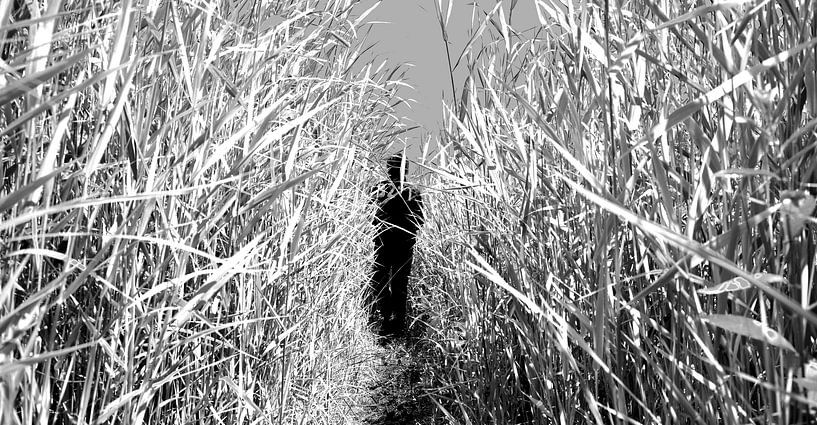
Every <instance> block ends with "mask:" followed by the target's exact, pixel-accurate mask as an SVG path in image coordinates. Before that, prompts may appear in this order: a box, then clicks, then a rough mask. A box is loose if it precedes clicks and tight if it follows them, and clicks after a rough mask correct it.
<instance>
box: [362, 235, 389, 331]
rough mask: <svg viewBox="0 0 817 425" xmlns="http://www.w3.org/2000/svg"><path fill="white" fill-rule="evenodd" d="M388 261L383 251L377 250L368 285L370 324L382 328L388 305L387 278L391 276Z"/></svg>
mask: <svg viewBox="0 0 817 425" xmlns="http://www.w3.org/2000/svg"><path fill="white" fill-rule="evenodd" d="M390 266H391V265H390V264H389V259H388V258H387V256H386V255H385V253H384V252H383V249H382V247H381V249H378V252H377V255H376V258H375V264H374V274H373V276H372V280H371V282H370V284H369V297H368V299H369V302H370V307H371V312H370V316H369V319H370V323H371V324H375V323H376V324H378V326H380V327H382V324H383V320H384V319H385V318H386V315H385V314H386V310H387V304H388V293H389V287H388V286H389V278H390V275H391V270H390Z"/></svg>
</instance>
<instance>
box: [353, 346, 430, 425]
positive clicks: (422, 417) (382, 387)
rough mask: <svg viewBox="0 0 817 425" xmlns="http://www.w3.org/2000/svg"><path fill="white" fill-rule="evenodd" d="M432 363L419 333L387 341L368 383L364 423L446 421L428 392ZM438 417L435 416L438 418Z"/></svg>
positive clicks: (411, 424) (405, 424) (417, 424)
mask: <svg viewBox="0 0 817 425" xmlns="http://www.w3.org/2000/svg"><path fill="white" fill-rule="evenodd" d="M428 367H429V364H428V363H427V356H425V355H424V354H423V350H422V349H421V343H420V341H419V338H417V337H416V336H409V337H405V338H400V339H395V340H392V341H388V342H386V343H385V344H382V345H381V346H379V347H378V349H377V351H376V353H375V361H374V369H375V376H376V377H375V378H374V379H373V381H372V382H369V383H368V390H369V393H368V395H367V396H366V397H365V399H364V400H363V404H364V406H362V407H363V408H362V409H361V422H362V423H363V424H366V425H437V424H444V423H446V422H444V421H443V420H442V419H441V418H440V417H439V414H437V415H435V409H434V404H433V402H432V401H431V398H429V397H428V396H427V394H426V389H427V388H429V387H430V382H429V381H428V376H429V373H427V370H428ZM435 416H436V417H435Z"/></svg>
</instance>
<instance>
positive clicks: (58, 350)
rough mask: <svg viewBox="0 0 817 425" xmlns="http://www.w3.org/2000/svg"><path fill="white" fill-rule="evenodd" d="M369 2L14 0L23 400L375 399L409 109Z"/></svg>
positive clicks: (109, 417)
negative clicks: (390, 194) (379, 217)
mask: <svg viewBox="0 0 817 425" xmlns="http://www.w3.org/2000/svg"><path fill="white" fill-rule="evenodd" d="M26 3H30V4H28V5H26ZM355 3H356V2H354V1H348V0H329V1H311V0H293V1H273V2H259V1H254V2H253V1H207V0H202V1H196V2H176V1H151V2H146V1H133V0H123V1H121V2H97V3H93V2H85V1H73V0H66V1H62V2H60V1H52V2H48V4H47V5H46V6H44V7H38V6H37V5H38V4H39V3H38V2H18V1H9V0H2V1H0V25H2V26H0V43H1V44H0V49H2V62H0V65H2V68H3V70H2V73H0V111H2V114H0V133H2V136H0V137H1V138H2V147H3V154H2V159H0V175H2V177H3V182H2V189H1V191H0V241H2V242H0V251H1V252H0V255H2V263H0V280H2V282H3V285H2V291H0V383H2V385H0V410H2V412H0V416H2V418H3V419H2V422H3V423H9V424H29V423H103V422H105V423H174V424H182V423H199V422H204V423H230V424H232V423H331V424H336V423H343V422H345V421H352V420H353V418H348V417H347V413H348V412H349V411H350V409H351V407H350V404H353V403H354V402H355V400H356V398H357V397H359V393H360V391H361V389H360V388H359V386H358V383H359V381H360V380H361V379H362V378H361V376H362V375H363V374H366V373H367V371H366V367H365V365H364V364H363V362H362V361H361V360H360V358H359V357H360V355H361V353H362V352H365V351H366V350H372V349H374V348H373V345H372V343H373V342H372V336H371V334H370V333H368V332H367V331H366V321H367V317H366V312H365V310H364V309H363V306H362V304H363V303H362V298H363V291H362V289H363V288H364V287H365V285H366V284H367V283H368V277H367V276H368V274H369V269H370V263H371V256H372V255H371V249H372V247H371V245H372V243H371V241H372V238H373V231H374V230H373V229H372V226H371V222H370V219H369V218H368V217H370V216H371V214H372V206H371V205H370V202H369V195H368V187H369V186H370V185H371V183H372V182H373V179H375V178H376V176H375V173H373V166H372V163H371V161H372V160H373V159H376V156H375V154H374V153H375V152H378V151H379V150H380V149H381V148H382V146H383V145H384V144H385V143H387V142H388V141H389V140H388V139H387V138H386V137H385V136H386V135H387V134H390V133H394V132H399V131H400V129H401V128H402V127H401V124H400V123H399V122H397V121H396V119H395V118H394V116H393V115H392V113H391V108H390V106H389V103H390V102H393V100H394V99H392V98H391V96H392V94H393V93H394V89H395V84H397V83H398V82H397V81H391V78H392V76H393V74H392V70H391V69H389V68H387V67H383V66H380V67H376V66H375V64H373V63H366V62H365V60H363V59H361V58H362V55H361V53H362V52H364V50H365V45H364V44H363V37H362V35H363V33H364V32H363V30H364V29H365V28H364V26H362V25H361V21H360V20H359V19H360V18H361V12H363V11H362V10H360V8H356V7H355ZM358 32H360V34H358Z"/></svg>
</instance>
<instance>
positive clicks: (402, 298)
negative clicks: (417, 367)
mask: <svg viewBox="0 0 817 425" xmlns="http://www.w3.org/2000/svg"><path fill="white" fill-rule="evenodd" d="M395 269H396V270H395V272H394V274H393V275H392V278H391V294H390V297H389V298H390V299H389V309H390V310H391V313H392V316H391V319H392V320H391V323H390V324H389V328H390V329H391V332H392V333H393V334H395V335H398V336H399V335H402V334H403V333H404V332H405V330H406V310H407V305H408V280H409V273H410V272H411V256H407V257H404V258H403V259H402V261H401V262H400V263H399V264H398V265H396V267H395Z"/></svg>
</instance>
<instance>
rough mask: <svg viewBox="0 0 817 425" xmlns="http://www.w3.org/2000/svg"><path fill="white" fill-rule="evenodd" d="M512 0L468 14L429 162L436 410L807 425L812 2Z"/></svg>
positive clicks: (814, 176)
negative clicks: (524, 19) (461, 70)
mask: <svg viewBox="0 0 817 425" xmlns="http://www.w3.org/2000/svg"><path fill="white" fill-rule="evenodd" d="M441 3H444V2H438V3H437V4H438V8H439V7H441ZM513 3H515V2H511V3H508V2H505V3H501V4H497V6H496V7H493V4H492V5H491V6H492V9H489V10H487V12H488V13H487V15H480V14H479V13H477V14H476V16H480V17H481V18H483V20H482V21H481V22H475V25H474V29H475V30H477V29H478V27H479V26H480V24H482V25H481V27H482V31H483V32H482V33H481V34H478V36H476V37H474V41H473V42H472V43H471V44H470V45H469V46H468V48H467V52H466V54H465V56H464V59H463V64H464V66H465V67H466V68H467V69H469V70H470V71H469V73H470V76H469V78H468V80H467V81H466V84H465V86H464V87H463V88H462V90H460V92H461V93H462V95H461V97H460V98H458V99H457V100H456V102H454V104H455V107H452V110H451V111H450V113H449V114H448V120H449V121H448V122H449V123H450V124H449V127H448V135H447V136H446V138H445V139H444V140H443V142H444V144H447V145H448V147H449V148H448V149H447V150H445V151H444V152H443V154H442V155H441V156H440V157H439V158H438V163H437V165H435V166H430V167H429V168H430V169H431V171H432V173H431V174H430V175H429V176H428V178H427V184H428V186H429V187H430V189H429V191H428V192H429V194H428V196H427V197H426V198H427V202H426V205H427V209H428V211H427V213H426V214H427V217H428V218H427V225H426V228H425V231H424V233H422V234H421V238H420V240H419V242H418V249H419V250H420V256H421V259H420V262H419V263H420V264H419V267H418V268H419V269H420V273H421V274H422V275H423V276H424V278H425V279H426V280H427V281H428V282H429V285H428V287H426V288H424V291H423V295H422V296H421V297H420V298H419V299H418V300H417V302H418V303H419V304H421V305H422V308H423V309H425V310H426V311H427V317H426V319H427V321H428V323H429V325H430V327H431V328H432V329H434V330H432V332H431V333H430V335H429V338H430V339H432V340H433V341H435V342H436V343H437V346H438V350H437V353H438V358H439V362H440V365H439V366H440V367H439V368H438V369H437V375H436V377H435V379H436V381H437V383H438V387H439V388H440V390H439V391H438V394H437V401H438V403H440V405H441V407H442V408H444V409H446V410H447V411H448V413H449V416H450V418H451V419H452V420H455V421H457V422H458V423H564V424H573V423H702V424H714V423H723V424H743V423H779V424H793V423H808V422H809V421H810V420H811V418H813V416H812V414H813V412H812V413H811V414H810V413H808V410H809V409H810V408H811V409H813V408H815V407H817V403H815V401H814V399H813V398H812V399H811V400H809V398H808V397H809V394H808V393H807V391H815V390H817V380H815V376H817V370H815V367H814V364H815V363H809V362H810V359H812V357H813V356H814V355H815V354H817V353H815V350H817V345H815V338H816V337H817V332H815V331H817V315H815V309H814V305H815V302H817V293H815V281H817V278H815V276H816V274H817V270H815V268H817V251H816V250H815V246H817V243H815V242H816V241H815V229H816V228H815V219H814V216H813V212H814V206H815V198H814V193H815V191H817V187H815V184H814V182H815V181H817V157H816V156H815V151H814V148H815V147H817V140H816V139H815V129H814V128H815V123H817V120H815V117H817V85H815V80H817V74H815V57H817V54H815V53H817V50H816V49H817V38H816V37H817V34H816V33H815V28H817V21H816V20H815V19H816V18H815V14H814V10H815V9H814V8H815V4H814V3H813V1H810V0H805V1H799V2H777V3H773V2H764V1H753V2H732V3H718V4H714V5H713V4H708V3H697V4H688V3H677V2H676V3H672V2H670V3H667V2H652V1H651V0H644V1H642V0H633V1H625V2H621V3H615V4H613V3H609V2H602V1H595V2H580V3H576V2H569V4H565V3H559V2H551V1H545V0H540V1H537V2H536V3H537V5H538V7H539V10H540V13H541V15H540V17H541V26H539V27H537V28H534V29H533V30H531V31H528V32H518V31H517V30H515V29H514V28H511V27H510V26H509V25H508V23H507V22H508V21H507V19H506V17H507V16H508V15H509V14H510V13H509V12H510V9H509V8H510V7H512V4H513ZM444 15H445V13H444V12H443V11H442V10H441V9H440V13H439V16H440V20H441V22H442V21H444V18H443V17H444ZM443 23H444V22H443ZM456 53H457V52H453V53H452V54H456ZM812 397H813V395H812Z"/></svg>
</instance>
